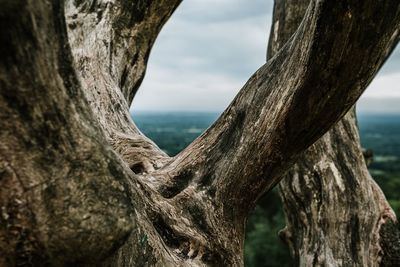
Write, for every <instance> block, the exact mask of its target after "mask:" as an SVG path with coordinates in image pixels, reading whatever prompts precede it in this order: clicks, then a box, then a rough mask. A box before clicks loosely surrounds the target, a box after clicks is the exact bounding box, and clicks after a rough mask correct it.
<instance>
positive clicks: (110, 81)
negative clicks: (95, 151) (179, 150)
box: [66, 0, 181, 173]
mask: <svg viewBox="0 0 400 267" xmlns="http://www.w3.org/2000/svg"><path fill="white" fill-rule="evenodd" d="M66 2H67V4H66V20H67V24H68V35H69V40H70V42H71V47H72V54H73V56H74V59H75V66H76V68H77V70H78V72H79V76H80V78H81V81H82V84H83V88H84V92H85V95H86V97H87V99H88V100H89V103H90V105H91V106H92V109H93V110H94V111H95V115H96V117H97V120H98V121H99V122H100V125H101V126H102V129H103V131H104V132H105V134H106V136H107V138H108V139H109V141H110V142H111V144H112V145H113V147H114V149H115V150H116V151H117V152H118V153H119V154H120V156H121V157H122V158H123V159H124V160H125V162H127V163H128V164H129V166H131V168H132V170H134V171H135V172H137V173H143V172H151V171H153V170H154V169H157V168H160V167H161V166H162V165H163V164H162V162H166V161H168V156H167V155H166V154H165V153H164V152H162V151H161V150H160V149H159V148H158V147H157V146H156V145H155V144H154V143H153V142H152V141H151V140H149V139H148V138H146V137H145V136H144V135H143V134H142V133H141V132H140V131H139V130H138V129H137V127H136V126H135V125H134V123H133V121H132V119H131V115H130V113H129V104H130V103H131V101H132V99H133V97H134V95H135V93H136V91H137V90H138V88H139V86H140V84H141V82H142V80H143V77H144V74H145V71H146V65H147V60H148V57H149V55H150V50H151V48H152V46H153V44H154V41H155V39H156V37H157V35H158V33H159V32H160V30H161V28H162V26H163V25H164V23H165V22H166V20H167V19H168V18H169V17H170V16H171V14H172V13H173V11H174V10H175V9H176V8H177V6H178V5H179V3H180V2H181V0H172V1H170V0H168V1H166V0H163V1H129V0H117V1H105V0H102V1H88V0H87V1H74V0H67V1H66Z"/></svg>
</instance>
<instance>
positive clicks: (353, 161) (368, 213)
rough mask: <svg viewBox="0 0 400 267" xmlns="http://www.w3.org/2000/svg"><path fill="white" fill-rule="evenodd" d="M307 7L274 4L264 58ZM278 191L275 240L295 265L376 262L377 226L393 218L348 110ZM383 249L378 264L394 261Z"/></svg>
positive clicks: (299, 3)
mask: <svg viewBox="0 0 400 267" xmlns="http://www.w3.org/2000/svg"><path fill="white" fill-rule="evenodd" d="M308 2H309V1H308V0H306V1H290V0H288V1H280V0H277V1H275V7H274V18H273V26H272V30H271V35H270V42H269V46H268V58H271V57H273V56H274V55H275V54H276V53H277V51H278V50H279V49H281V48H282V46H283V44H284V43H285V42H287V41H288V40H289V38H290V36H291V35H292V34H293V33H294V32H295V31H296V29H297V27H298V26H299V25H300V23H301V21H302V17H303V16H304V14H305V10H306V7H307V5H308ZM397 38H398V37H397ZM396 43H397V41H396V42H394V45H393V46H391V47H390V48H389V49H388V50H387V52H386V53H385V55H384V57H386V58H387V57H388V56H389V55H390V53H391V51H392V50H393V49H394V47H395V44H396ZM382 64H383V62H382ZM280 190H281V196H282V199H283V202H284V206H285V213H286V217H287V226H286V228H285V230H284V231H282V232H281V236H282V237H283V238H284V239H285V240H286V241H287V243H288V244H289V245H290V248H291V250H292V253H293V254H294V256H295V259H296V262H297V264H298V265H306V266H316V265H321V264H322V265H324V264H338V263H341V264H343V265H344V266H347V265H357V266H365V265H371V264H372V265H374V264H377V263H378V262H379V261H380V253H382V250H381V248H380V242H381V243H382V241H384V240H383V239H382V238H381V239H379V234H383V235H385V234H384V233H383V232H382V230H381V228H380V227H381V225H382V224H383V225H385V223H389V224H391V223H392V222H393V220H396V219H395V216H394V214H393V212H392V210H391V209H390V207H389V204H388V203H387V201H386V200H385V198H384V196H383V194H382V192H381V191H380V189H379V188H378V187H377V185H376V184H375V183H374V181H373V180H372V178H371V177H370V175H369V173H368V170H367V166H366V164H365V162H364V160H363V157H362V151H361V147H360V140H359V134H358V129H357V125H356V119H355V110H354V109H352V110H351V111H350V112H349V113H348V114H347V115H346V116H345V117H344V118H343V119H342V120H341V121H340V122H339V123H337V124H336V125H335V126H334V127H333V128H332V129H331V130H330V131H329V132H328V133H327V134H325V135H324V137H323V138H321V139H320V140H318V141H317V142H316V143H315V144H314V145H313V146H312V147H310V148H309V149H308V150H307V151H306V152H305V153H303V155H302V156H301V157H300V158H299V159H298V161H297V163H296V165H295V166H294V167H293V168H292V169H291V170H290V171H289V172H288V174H287V175H286V177H285V178H284V179H283V180H282V181H281V183H280ZM390 246H392V245H388V247H390ZM383 249H384V250H383V253H384V256H383V258H384V261H389V262H390V261H392V262H394V261H393V258H392V259H389V258H390V257H393V255H390V254H394V253H389V256H387V255H385V254H386V253H385V249H386V248H383Z"/></svg>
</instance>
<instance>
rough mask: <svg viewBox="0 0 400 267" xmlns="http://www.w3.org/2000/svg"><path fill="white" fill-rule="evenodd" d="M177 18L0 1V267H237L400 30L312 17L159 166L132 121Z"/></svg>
mask: <svg viewBox="0 0 400 267" xmlns="http://www.w3.org/2000/svg"><path fill="white" fill-rule="evenodd" d="M179 2H180V1H179V0H176V1H174V0H168V1H167V0H160V1H127V0H97V1H84V0H69V1H66V3H65V6H64V4H63V1H56V0H54V1H50V0H47V1H46V0H42V1H33V0H16V1H12V2H11V1H0V21H1V25H2V27H1V29H0V32H1V35H0V36H1V37H0V51H1V52H0V53H1V61H0V86H1V91H0V109H1V113H0V114H1V119H0V129H1V132H0V134H1V136H0V140H1V141H0V183H1V184H0V200H1V202H0V206H1V224H0V247H1V254H0V264H1V265H5V266H14V265H34V266H43V265H51V266H53V265H54V266H71V265H73V266H76V265H78V266H80V265H82V266H90V265H95V266H241V265H243V255H242V254H243V253H242V252H243V239H244V225H245V221H246V218H247V216H248V212H249V210H250V209H251V208H252V207H253V206H254V205H255V203H256V201H257V199H258V198H259V196H261V195H262V194H263V193H264V192H266V191H268V190H269V189H271V188H272V187H273V186H274V185H276V184H277V183H278V182H279V181H280V179H281V177H282V175H283V174H284V173H285V172H286V171H287V170H288V168H289V167H290V166H292V164H293V162H295V161H296V160H297V159H298V157H299V156H301V154H302V152H303V151H304V150H305V149H307V148H308V147H309V146H310V145H311V144H313V143H314V142H315V141H316V140H317V139H318V138H320V137H321V136H322V135H323V134H324V133H325V132H326V131H327V130H328V129H329V128H330V127H331V126H332V125H333V124H334V123H335V122H336V121H338V120H339V119H340V118H341V117H342V116H343V115H344V114H345V113H346V112H347V111H348V110H349V109H350V108H351V106H352V105H353V104H354V103H355V101H356V100H357V98H358V97H359V96H360V95H361V93H362V92H363V90H364V89H365V87H366V86H367V84H368V82H369V81H370V80H371V79H372V77H373V76H374V75H375V73H376V72H377V70H378V69H379V67H380V65H381V64H382V62H383V61H384V59H385V57H386V54H387V51H388V50H390V49H391V48H392V47H393V45H394V44H395V43H396V42H397V40H396V39H395V38H394V37H395V36H396V35H397V31H398V28H399V26H400V25H399V23H400V4H399V3H398V1H397V0H387V1H384V2H380V1H378V2H377V1H375V0H366V1H364V2H363V3H359V1H355V0H354V1H346V4H343V3H334V2H333V1H328V0H319V1H311V3H310V5H309V7H308V9H307V12H306V14H305V16H304V20H303V22H302V24H301V26H300V27H299V28H298V30H297V31H296V34H295V35H294V36H293V37H292V38H291V39H290V40H289V41H288V42H287V43H286V45H284V46H283V48H282V49H281V50H280V51H279V52H278V53H277V54H276V55H275V57H274V58H272V59H271V60H270V61H269V62H268V63H267V64H266V65H264V66H262V67H260V69H259V70H258V71H257V72H256V73H255V74H254V75H253V76H252V77H251V78H250V79H249V81H248V82H247V83H246V85H245V86H244V87H243V89H242V90H241V91H240V92H239V94H238V95H237V97H236V98H235V99H234V101H233V102H232V103H231V104H230V106H229V107H228V108H227V109H226V111H225V112H224V113H223V114H222V115H221V117H220V118H219V119H218V120H217V122H216V123H215V124H214V125H213V126H212V127H211V128H209V129H208V130H207V131H206V132H205V133H204V134H203V135H202V136H200V137H199V138H198V139H197V140H195V141H194V142H193V143H192V144H191V145H190V146H189V147H188V148H187V149H185V150H184V151H183V152H182V153H180V154H179V155H177V156H176V157H174V158H170V157H168V156H167V155H166V154H165V153H163V152H162V151H160V149H158V147H157V146H156V145H154V143H153V142H151V141H150V140H149V139H147V138H146V137H145V136H143V134H142V133H140V131H139V130H138V129H137V128H136V126H135V125H134V124H133V122H132V121H131V118H130V116H129V112H128V110H129V103H130V102H131V101H132V98H133V96H134V95H135V92H136V91H137V89H138V88H139V85H140V82H141V80H142V78H143V75H144V72H145V67H146V61H147V58H148V55H149V52H150V49H151V46H152V44H153V43H154V40H155V38H156V36H157V34H158V32H159V31H160V29H161V27H162V25H163V24H164V23H165V21H166V20H167V19H168V17H169V16H170V15H171V14H172V12H173V11H174V10H175V8H176V7H177V6H178V4H179ZM365 40H368V42H367V43H366V42H365Z"/></svg>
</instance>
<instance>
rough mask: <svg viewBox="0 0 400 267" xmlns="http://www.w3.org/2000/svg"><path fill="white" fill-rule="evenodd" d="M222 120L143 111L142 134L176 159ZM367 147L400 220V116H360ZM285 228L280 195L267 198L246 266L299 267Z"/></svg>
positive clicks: (138, 118) (255, 219) (256, 216)
mask: <svg viewBox="0 0 400 267" xmlns="http://www.w3.org/2000/svg"><path fill="white" fill-rule="evenodd" d="M218 116H219V114H218V113H201V112H197V113H194V112H186V113H185V112H162V113H161V112H138V113H134V114H133V119H134V121H135V123H136V124H137V125H138V127H139V128H140V130H141V131H142V132H143V133H144V134H145V135H146V136H148V137H150V138H151V139H152V140H153V141H154V142H155V143H157V145H158V146H159V147H160V148H161V149H163V150H164V151H165V152H167V153H168V154H169V155H170V156H174V155H176V154H178V153H179V152H180V151H181V150H182V149H184V148H185V147H186V146H187V145H188V144H190V143H191V142H192V141H193V140H194V139H195V138H196V137H198V136H199V135H200V134H201V133H203V132H204V131H205V130H206V129H207V128H208V127H209V126H210V125H211V124H212V123H213V122H214V121H215V120H216V119H217V117H218ZM358 123H359V128H360V135H361V142H362V145H363V147H364V148H367V149H371V150H372V151H373V155H374V160H373V162H372V164H371V165H370V166H369V169H370V172H371V174H372V176H373V177H374V179H375V180H376V181H377V183H378V184H379V186H380V187H381V188H382V190H383V191H384V193H385V195H386V197H387V198H388V200H389V202H390V203H391V205H392V207H393V208H394V209H395V212H396V214H397V215H400V114H366V113H365V114H363V113H362V114H359V116H358ZM284 226H285V219H284V214H283V210H282V203H281V201H280V198H279V193H278V190H276V189H274V190H273V191H272V192H269V193H268V194H267V195H265V196H264V197H263V198H262V199H261V200H260V202H259V203H258V205H257V207H256V208H255V210H254V211H253V212H252V216H251V217H250V219H249V221H248V223H247V233H246V242H245V266H246V267H278V266H279V267H285V266H293V261H292V259H291V256H290V254H289V251H288V249H287V247H286V245H285V244H284V243H283V242H281V241H280V239H279V237H278V232H279V231H280V230H281V229H282V228H283V227H284Z"/></svg>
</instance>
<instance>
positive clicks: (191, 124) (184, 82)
mask: <svg viewBox="0 0 400 267" xmlns="http://www.w3.org/2000/svg"><path fill="white" fill-rule="evenodd" d="M272 9H273V1H272V0H269V1H266V0H253V1H251V3H250V2H249V1H246V0H219V1H214V0H190V1H183V3H182V4H181V6H180V7H179V8H178V9H177V11H176V12H175V14H174V15H173V16H172V18H171V19H170V21H168V22H167V24H166V26H165V27H164V29H163V31H162V32H161V34H160V36H159V38H158V40H157V41H156V44H155V46H154V48H153V51H152V54H151V56H150V61H149V65H148V70H147V74H146V77H145V79H144V82H143V84H142V86H141V89H140V90H139V92H138V94H137V95H136V97H135V99H134V102H133V104H132V106H131V114H132V117H133V119H134V121H135V123H136V124H137V125H138V127H139V128H140V129H141V131H142V132H143V133H144V134H146V135H147V136H148V137H150V138H151V139H152V140H153V141H154V142H156V143H157V144H158V146H159V147H160V148H161V149H163V150H164V151H166V152H167V153H168V154H169V155H170V156H174V155H176V154H177V153H179V152H180V151H181V150H182V149H184V148H185V147H186V146H187V145H188V144H189V143H190V142H192V141H193V140H194V139H195V138H196V137H197V136H199V135H200V134H201V133H202V132H203V131H204V130H205V129H207V128H208V127H209V126H210V125H211V124H212V123H213V122H214V121H215V120H216V119H217V118H218V116H219V115H220V114H221V113H222V111H223V110H224V109H225V108H226V107H227V106H228V105H229V103H230V102H231V101H232V99H233V98H234V96H235V95H236V94H237V92H238V91H239V90H240V89H241V87H242V86H243V85H244V84H245V82H246V81H247V80H248V78H249V77H250V76H251V75H252V74H253V73H254V72H255V71H256V70H257V69H258V68H259V67H260V66H262V65H263V64H264V63H265V58H266V47H267V43H268V36H269V29H270V26H271V21H272ZM357 114H358V123H359V128H360V134H361V142H362V145H363V147H364V148H367V149H370V150H371V151H372V152H373V155H374V157H373V162H372V163H371V164H370V166H369V169H370V172H371V174H372V176H373V177H374V179H375V180H376V181H377V182H378V184H379V185H380V187H381V188H382V190H383V191H384V193H385V195H386V197H387V198H388V199H389V201H390V203H391V205H392V207H393V208H394V209H395V212H396V213H397V216H399V215H400V47H398V48H397V49H396V50H395V51H394V52H393V54H392V56H391V57H390V58H389V60H388V61H387V62H386V64H385V66H384V67H383V68H382V70H381V71H380V72H379V74H378V75H377V77H376V78H375V79H374V81H373V82H372V83H371V85H370V86H369V87H368V89H367V90H366V92H365V93H364V95H363V96H362V97H361V99H360V100H359V101H358V104H357ZM284 220H285V219H284V214H283V210H282V206H281V202H280V198H279V193H278V190H276V189H274V190H273V191H272V192H270V193H269V194H267V195H266V196H264V197H263V198H262V199H261V201H260V203H259V204H258V206H257V207H256V209H255V210H254V211H253V213H252V216H251V218H250V220H249V222H248V227H247V236H246V243H245V265H246V266H247V267H261V266H269V267H274V266H292V264H291V258H290V255H289V251H288V249H287V247H286V246H285V244H283V243H282V242H281V241H280V240H279V237H278V232H279V230H280V229H282V228H283V227H284V226H285V221H284Z"/></svg>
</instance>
